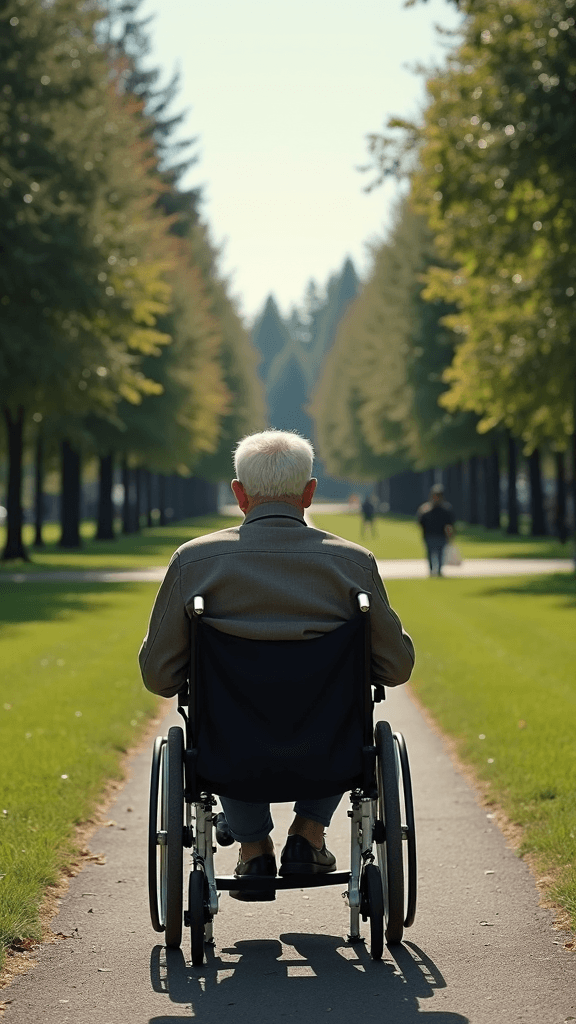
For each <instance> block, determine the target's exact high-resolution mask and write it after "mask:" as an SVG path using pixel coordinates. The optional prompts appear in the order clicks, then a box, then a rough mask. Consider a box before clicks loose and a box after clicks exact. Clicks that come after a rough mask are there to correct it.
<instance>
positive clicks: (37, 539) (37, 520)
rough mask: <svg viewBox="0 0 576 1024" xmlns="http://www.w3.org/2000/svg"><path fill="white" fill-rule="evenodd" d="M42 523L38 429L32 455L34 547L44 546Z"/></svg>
mask: <svg viewBox="0 0 576 1024" xmlns="http://www.w3.org/2000/svg"><path fill="white" fill-rule="evenodd" d="M43 523H44V438H43V437H42V429H41V427H38V433H37V435H36V451H35V453H34V547H35V548H41V547H43V546H44V538H43V537H42V526H43Z"/></svg>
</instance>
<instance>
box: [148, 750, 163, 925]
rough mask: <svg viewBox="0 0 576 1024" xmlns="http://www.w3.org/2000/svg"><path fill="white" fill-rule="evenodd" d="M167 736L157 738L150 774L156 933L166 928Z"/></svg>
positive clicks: (150, 896) (151, 876) (152, 899)
mask: <svg viewBox="0 0 576 1024" xmlns="http://www.w3.org/2000/svg"><path fill="white" fill-rule="evenodd" d="M165 745H166V737H165V736H157V737H156V740H155V742H154V750H153V752H152V770H151V773H150V809H149V814H148V902H149V904H150V920H151V921H152V927H153V929H154V931H156V932H163V931H164V928H165V924H166V922H165V916H164V907H163V906H161V905H160V893H161V885H160V884H159V879H161V878H162V877H163V875H164V874H165V871H166V866H165V856H166V847H165V846H163V845H160V844H159V841H158V828H159V824H160V822H159V806H158V798H159V793H160V786H161V776H162V773H163V767H164V766H165V754H164V747H165Z"/></svg>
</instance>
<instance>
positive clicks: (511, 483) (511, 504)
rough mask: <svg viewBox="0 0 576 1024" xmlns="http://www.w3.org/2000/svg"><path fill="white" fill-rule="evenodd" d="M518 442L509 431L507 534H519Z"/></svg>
mask: <svg viewBox="0 0 576 1024" xmlns="http://www.w3.org/2000/svg"><path fill="white" fill-rule="evenodd" d="M516 472H517V458H516V441H515V439H514V438H513V437H512V434H511V433H510V431H508V526H507V527H506V533H511V534H517V533H518V494H517V491H516Z"/></svg>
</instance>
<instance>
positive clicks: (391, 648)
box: [370, 555, 414, 686]
mask: <svg viewBox="0 0 576 1024" xmlns="http://www.w3.org/2000/svg"><path fill="white" fill-rule="evenodd" d="M370 559H371V563H372V581H373V587H372V600H371V603H370V620H371V626H372V678H373V681H374V682H375V683H384V685H385V686H399V685H400V684H401V683H405V682H406V681H407V680H408V679H409V678H410V675H411V672H412V669H413V667H414V644H413V643H412V639H411V637H410V636H408V633H406V632H405V631H404V629H403V628H402V623H401V622H400V619H399V618H398V616H397V615H396V612H394V611H393V610H392V608H391V607H390V602H389V601H388V595H387V593H386V590H385V588H384V584H383V583H382V580H381V578H380V573H379V572H378V566H377V565H376V560H375V558H374V556H373V555H371V556H370Z"/></svg>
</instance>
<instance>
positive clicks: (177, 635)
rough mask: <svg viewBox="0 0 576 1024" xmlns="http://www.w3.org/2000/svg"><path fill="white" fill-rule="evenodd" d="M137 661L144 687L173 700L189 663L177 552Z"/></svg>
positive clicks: (188, 643) (187, 625) (185, 675)
mask: <svg viewBox="0 0 576 1024" xmlns="http://www.w3.org/2000/svg"><path fill="white" fill-rule="evenodd" d="M138 660H139V662H140V671H141V673H142V679H143V680H144V686H145V687H146V689H147V690H151V691H152V693H159V694H160V696H161V697H174V696H175V694H177V693H178V691H179V690H180V689H182V687H183V686H184V685H185V683H186V680H187V678H188V667H189V664H190V619H189V618H188V615H187V612H186V608H185V605H184V600H183V598H182V592H181V587H180V558H179V556H178V553H176V554H175V555H174V556H173V558H172V560H171V562H170V565H169V566H168V569H167V572H166V575H165V577H164V580H163V582H162V586H161V587H160V590H159V591H158V594H157V597H156V600H155V602H154V607H153V608H152V614H151V616H150V624H149V626H148V632H147V634H146V636H145V637H144V641H143V643H142V647H141V648H140V653H139V655H138Z"/></svg>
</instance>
